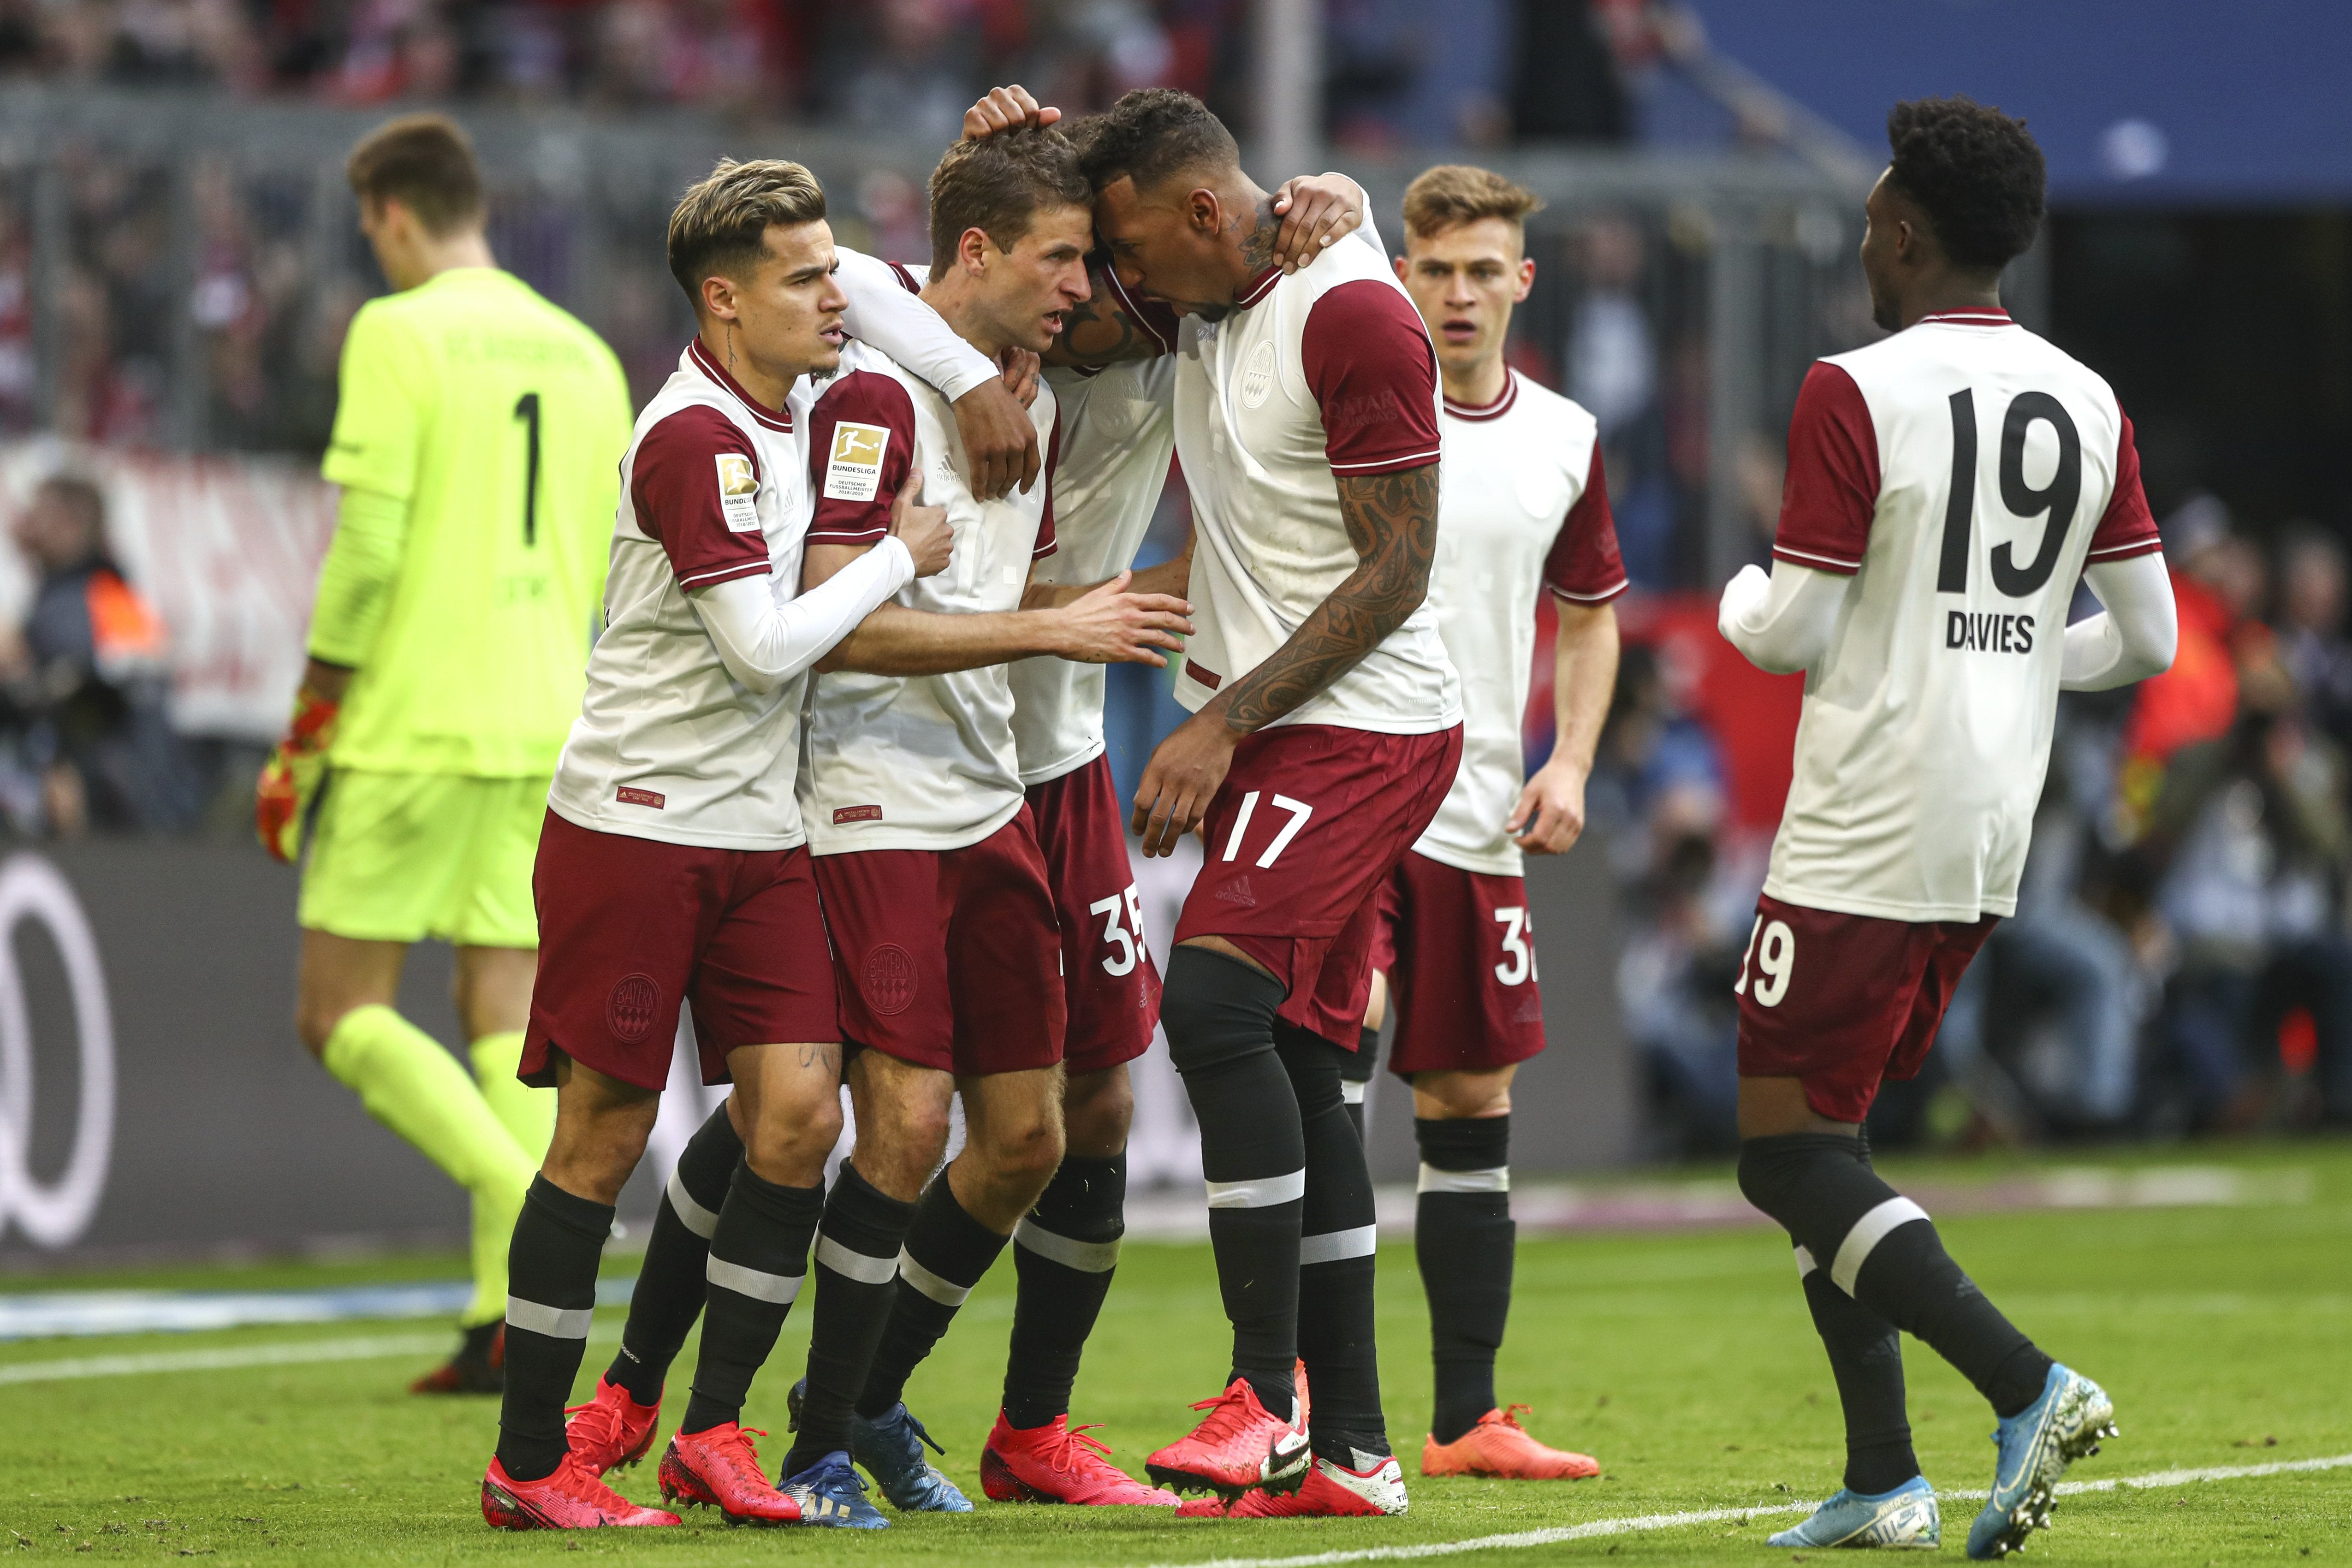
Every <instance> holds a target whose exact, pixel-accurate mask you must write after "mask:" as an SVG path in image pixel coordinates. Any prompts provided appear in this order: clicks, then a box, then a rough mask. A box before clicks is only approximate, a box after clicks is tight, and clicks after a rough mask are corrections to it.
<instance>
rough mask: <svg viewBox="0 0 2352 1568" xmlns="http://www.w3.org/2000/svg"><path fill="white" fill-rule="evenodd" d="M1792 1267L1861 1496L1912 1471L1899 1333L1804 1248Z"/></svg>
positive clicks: (1849, 1473) (1851, 1485) (1850, 1474)
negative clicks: (1830, 1380) (1830, 1381)
mask: <svg viewBox="0 0 2352 1568" xmlns="http://www.w3.org/2000/svg"><path fill="white" fill-rule="evenodd" d="M1797 1268H1798V1269H1799V1271H1800V1272H1801V1274H1802V1275H1803V1277H1804V1289H1805V1305H1806V1306H1808V1307H1810V1308H1811V1309H1812V1313H1813V1327H1814V1328H1815V1329H1816V1330H1817V1331H1819V1332H1820V1333H1821V1336H1822V1348H1823V1349H1824V1350H1826V1351H1828V1352H1829V1356H1830V1372H1831V1373H1832V1375H1833V1376H1834V1377H1836V1379H1837V1391H1838V1405H1839V1406H1840V1407H1841V1408H1842V1409H1843V1411H1844V1412H1845V1487H1846V1489H1847V1490H1848V1491H1852V1492H1859V1493H1861V1494H1862V1495H1863V1496H1864V1497H1876V1496H1878V1495H1879V1494H1880V1493H1882V1492H1890V1491H1893V1490H1894V1489H1895V1488H1896V1487H1899V1486H1901V1485H1902V1484H1903V1483H1904V1482H1906V1481H1907V1480H1909V1479H1911V1478H1912V1477H1914V1476H1916V1475H1917V1474H1918V1473H1919V1457H1918V1455H1916V1454H1915V1453H1913V1452H1912V1450H1911V1423H1910V1420H1909V1418H1908V1417H1907V1416H1906V1415H1905V1413H1904V1405H1903V1336H1902V1335H1901V1334H1900V1333H1898V1332H1896V1331H1895V1325H1894V1324H1892V1323H1890V1322H1888V1321H1886V1320H1885V1319H1884V1318H1882V1317H1880V1316H1879V1315H1878V1314H1877V1313H1875V1312H1874V1311H1872V1310H1870V1309H1869V1308H1867V1307H1865V1306H1864V1305H1863V1304H1862V1303H1861V1302H1859V1301H1857V1300H1854V1299H1853V1297H1851V1296H1849V1295H1847V1294H1846V1293H1845V1292H1844V1291H1843V1290H1841V1289H1838V1288H1837V1286H1836V1285H1835V1284H1833V1283H1832V1281H1831V1279H1830V1277H1829V1276H1828V1275H1827V1274H1825V1273H1823V1272H1822V1270H1821V1269H1820V1268H1818V1267H1816V1266H1815V1265H1814V1263H1813V1260H1812V1255H1811V1253H1810V1252H1806V1251H1804V1250H1802V1249H1800V1250H1799V1252H1798V1255H1797Z"/></svg>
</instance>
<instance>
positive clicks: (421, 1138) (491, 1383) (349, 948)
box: [296, 931, 544, 1394]
mask: <svg viewBox="0 0 2352 1568" xmlns="http://www.w3.org/2000/svg"><path fill="white" fill-rule="evenodd" d="M406 958H407V948H406V946H405V944H404V943H400V942H360V941H355V940H353V939H352V938H349V937H340V936H335V935H333V934H331V933H330V932H327V931H304V932H303V933H302V969H301V979H300V982H299V992H298V1000H297V1002H296V1026H297V1028H298V1029H299V1032H300V1034H301V1037H302V1043H303V1044H304V1045H305V1046H307V1047H310V1051H311V1052H312V1054H314V1055H315V1056H317V1057H318V1058H319V1059H320V1062H322V1063H323V1064H325V1066H326V1068H327V1070H328V1071H329V1072H331V1073H333V1074H334V1075H335V1077H336V1078H338V1079H341V1080H342V1082H343V1083H345V1084H346V1085H348V1086H350V1088H351V1089H352V1091H353V1092H355V1093H356V1094H358V1096H359V1097H360V1103H361V1104H362V1105H363V1106H365V1107H366V1108H367V1112H368V1114H369V1115H370V1116H373V1117H374V1118H375V1119H376V1120H377V1121H381V1122H383V1124H384V1125H385V1126H386V1127H389V1128H391V1129H392V1130H393V1131H394V1132H397V1133H399V1134H400V1135H401V1136H402V1137H403V1138H404V1139H406V1140H407V1141H408V1142H410V1143H411V1144H412V1145H414V1146H415V1148H416V1150H417V1151H418V1152H421V1153H423V1154H424V1155H425V1158H427V1159H429V1160H431V1161H432V1162H433V1163H435V1164H436V1165H438V1166H440V1167H441V1169H442V1170H443V1171H445V1172H446V1173H448V1175H449V1178H450V1179H451V1180H452V1181H454V1182H456V1183H457V1184H458V1185H459V1186H462V1187H464V1188H465V1189H466V1190H467V1193H469V1194H472V1197H473V1200H474V1214H473V1228H474V1237H475V1241H474V1297H473V1300H471V1301H470V1302H469V1303H467V1309H466V1310H465V1311H464V1313H463V1314H461V1315H460V1317H459V1319H458V1327H459V1329H460V1330H461V1331H462V1332H463V1334H464V1340H463V1342H461V1345H460V1348H459V1352H458V1355H457V1359H456V1360H455V1361H453V1362H452V1363H450V1364H449V1365H448V1366H446V1367H444V1368H442V1369H440V1371H438V1372H436V1373H431V1374H428V1375H427V1376H426V1377H425V1379H423V1380H421V1381H420V1383H419V1384H417V1387H418V1390H419V1392H432V1393H469V1392H470V1393H484V1394H495V1393H497V1392H498V1391H499V1387H500V1386H501V1384H502V1382H503V1377H502V1373H501V1370H500V1362H501V1360H502V1357H501V1354H500V1348H499V1324H500V1323H501V1321H503V1319H504V1317H505V1313H506V1297H507V1270H506V1263H507V1258H506V1247H507V1239H508V1238H509V1237H512V1236H513V1234H514V1224H515V1219H516V1217H517V1216H518V1215H520V1213H521V1212H522V1197H523V1194H524V1192H525V1191H526V1190H527V1189H528V1188H529V1187H530V1179H531V1177H532V1176H533V1175H534V1174H536V1173H537V1172H538V1169H539V1161H538V1159H537V1158H536V1157H535V1156H534V1155H533V1153H532V1152H530V1151H528V1150H526V1149H525V1148H524V1147H523V1146H522V1144H521V1143H520V1142H517V1140H516V1138H515V1135H514V1133H513V1132H512V1131H509V1128H508V1126H507V1125H506V1123H505V1122H504V1121H502V1120H501V1119H500V1118H499V1113H498V1112H497V1111H496V1110H493V1109H492V1107H491V1104H490V1101H489V1100H487V1099H486V1098H485V1097H484V1096H483V1093H482V1090H481V1089H480V1088H479V1086H478V1085H477V1084H476V1082H475V1080H474V1079H473V1078H472V1077H471V1076H469V1075H468V1074H467V1071H466V1069H465V1068H462V1067H460V1066H459V1065H458V1064H457V1058H454V1057H452V1056H451V1055H450V1054H449V1053H448V1051H447V1050H446V1049H444V1048H443V1047H442V1046H441V1044H440V1042H439V1041H437V1040H436V1039H434V1038H433V1037H432V1036H430V1035H427V1034H426V1033H425V1031H424V1030H422V1029H420V1028H418V1027H417V1026H415V1025H414V1024H412V1023H410V1022H409V1021H408V1020H407V1019H405V1018H404V1017H402V1016H400V1015H399V1014H398V1013H397V1012H395V1011H394V1009H393V1006H392V1000H393V997H394V994H396V992H397V991H398V988H399V984H400V972H401V969H402V967H403V965H404V963H405V961H406ZM526 984H527V983H526ZM527 995H528V991H527V990H526V996H527ZM509 1073H511V1068H509ZM509 1081H511V1079H509ZM516 1087H517V1088H518V1089H520V1087H521V1086H520V1085H519V1084H518V1085H517V1086H516ZM526 1092H528V1091H526ZM541 1146H542V1148H543V1147H544V1144H543V1142H542V1145H541Z"/></svg>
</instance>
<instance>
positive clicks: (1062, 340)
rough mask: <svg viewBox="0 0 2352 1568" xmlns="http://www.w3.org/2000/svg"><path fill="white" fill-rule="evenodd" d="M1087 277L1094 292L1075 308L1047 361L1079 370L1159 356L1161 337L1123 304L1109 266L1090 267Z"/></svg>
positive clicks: (1047, 353) (1047, 355)
mask: <svg viewBox="0 0 2352 1568" xmlns="http://www.w3.org/2000/svg"><path fill="white" fill-rule="evenodd" d="M1087 281H1088V282H1089V283H1091V284H1092V285H1093V286H1094V293H1093V295H1092V296H1091V297H1089V298H1088V299H1087V301H1086V302H1085V303H1084V304H1082V305H1077V306H1074V307H1073V308H1072V309H1071V310H1070V319H1069V321H1067V322H1066V323H1064V325H1063V327H1062V335H1061V336H1060V337H1058V338H1055V340H1054V346H1053V348H1051V349H1049V350H1048V351H1046V354H1045V359H1046V362H1047V363H1051V364H1060V365H1066V366H1069V367H1070V368H1072V369H1076V370H1094V369H1098V368H1100V367H1101V366H1103V365H1108V364H1117V363H1119V362H1120V361H1122V360H1138V359H1151V358H1154V357H1156V356H1157V355H1158V354H1159V353H1160V340H1159V339H1158V338H1156V337H1152V336H1150V335H1149V334H1147V333H1146V332H1144V331H1142V330H1141V329H1140V328H1139V327H1138V326H1137V325H1136V322H1135V319H1134V318H1133V317H1131V316H1129V314H1128V313H1127V311H1126V310H1125V308H1123V307H1122V306H1121V305H1120V304H1119V302H1118V295H1117V294H1116V293H1115V292H1114V291H1113V290H1112V289H1111V286H1110V280H1109V279H1108V276H1107V275H1106V273H1105V270H1104V269H1103V268H1098V267H1097V268H1087ZM1081 334H1083V335H1084V336H1085V338H1086V340H1087V346H1086V347H1085V348H1083V349H1082V348H1080V347H1079V346H1078V339H1079V337H1080V335H1081Z"/></svg>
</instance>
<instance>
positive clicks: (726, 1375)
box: [678, 1163, 824, 1432]
mask: <svg viewBox="0 0 2352 1568" xmlns="http://www.w3.org/2000/svg"><path fill="white" fill-rule="evenodd" d="M823 1217H824V1184H823V1183H819V1184H817V1185H815V1186H814V1187H784V1186H778V1185H777V1184H775V1183H773V1182H771V1181H767V1180H764V1179H762V1178H761V1176H760V1175H759V1174H758V1173H755V1172H753V1170H752V1169H751V1166H750V1165H749V1164H745V1163H739V1164H737V1165H736V1167H735V1180H734V1182H733V1184H730V1186H729V1188H728V1191H727V1201H726V1203H725V1204H724V1205H722V1206H721V1207H720V1208H719V1228H718V1231H717V1232H716V1234H714V1235H713V1236H712V1237H711V1238H710V1257H709V1261H708V1263H707V1264H706V1265H705V1270H706V1273H707V1274H708V1277H709V1295H710V1309H709V1316H708V1317H706V1318H705V1319H704V1320H703V1323H702V1353H701V1356H700V1359H699V1360H698V1362H697V1363H696V1365H695V1368H694V1397H693V1398H691V1399H689V1400H688V1401H687V1405H686V1419H685V1421H684V1422H683V1423H682V1424H680V1426H679V1427H678V1430H679V1431H681V1432H703V1431H708V1430H709V1428H711V1427H713V1426H723V1425H724V1424H726V1423H727V1422H730V1421H734V1420H738V1419H740V1417H741V1416H742V1414H743V1400H744V1397H745V1395H747V1394H750V1393H751V1379H752V1378H753V1377H754V1376H755V1375H756V1374H757V1373H759V1370H760V1368H761V1366H763V1365H764V1364H766V1363H767V1360H768V1352H770V1351H772V1350H774V1349H775V1348H776V1334H777V1332H778V1331H780V1330H782V1328H783V1326H784V1315H785V1314H786V1313H787V1312H790V1311H791V1310H793V1300H794V1299H795V1298H797V1297H798V1296H799V1295H800V1293H801V1286H802V1285H803V1283H805V1282H806V1280H807V1279H808V1255H809V1238H810V1237H812V1236H814V1234H815V1232H816V1227H817V1222H818V1221H819V1220H820V1219H822V1218H823Z"/></svg>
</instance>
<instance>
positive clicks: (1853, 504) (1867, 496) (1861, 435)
mask: <svg viewBox="0 0 2352 1568" xmlns="http://www.w3.org/2000/svg"><path fill="white" fill-rule="evenodd" d="M1877 510H1878V432H1877V428H1876V426H1874V425H1872V424H1871V421H1870V405H1868V404H1866V403H1864V401H1863V400H1862V388H1860V387H1858V386H1856V385H1855V384H1853V376H1851V375H1848V374H1846V373H1845V372H1844V371H1843V369H1841V368H1840V367H1839V366H1837V365H1833V364H1830V363H1826V362H1822V363H1816V364H1815V365H1814V366H1813V368H1812V370H1811V372H1809V373H1808V374H1806V376H1805V384H1804V386H1803V387H1802V388H1801V389H1800V390H1799V392H1798V393H1797V411H1796V413H1795V414H1794V415H1792V416H1790V420H1789V477H1788V479H1787V481H1786V483H1784V484H1783V485H1782V487H1781V489H1780V532H1779V534H1778V535H1776V536H1775V537H1774V539H1773V541H1772V558H1773V559H1774V560H1776V561H1786V562H1788V563H1790V565H1792V566H1811V567H1812V568H1814V569H1815V570H1816V571H1821V572H1835V573H1837V574H1840V575H1842V576H1846V577H1851V576H1853V574H1855V573H1857V572H1859V571H1861V570H1862V552H1863V551H1864V549H1865V548H1866V547H1867V546H1868V545H1869V543H1870V520H1871V518H1872V516H1873V515H1874V513H1875V512H1876V511H1877Z"/></svg>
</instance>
